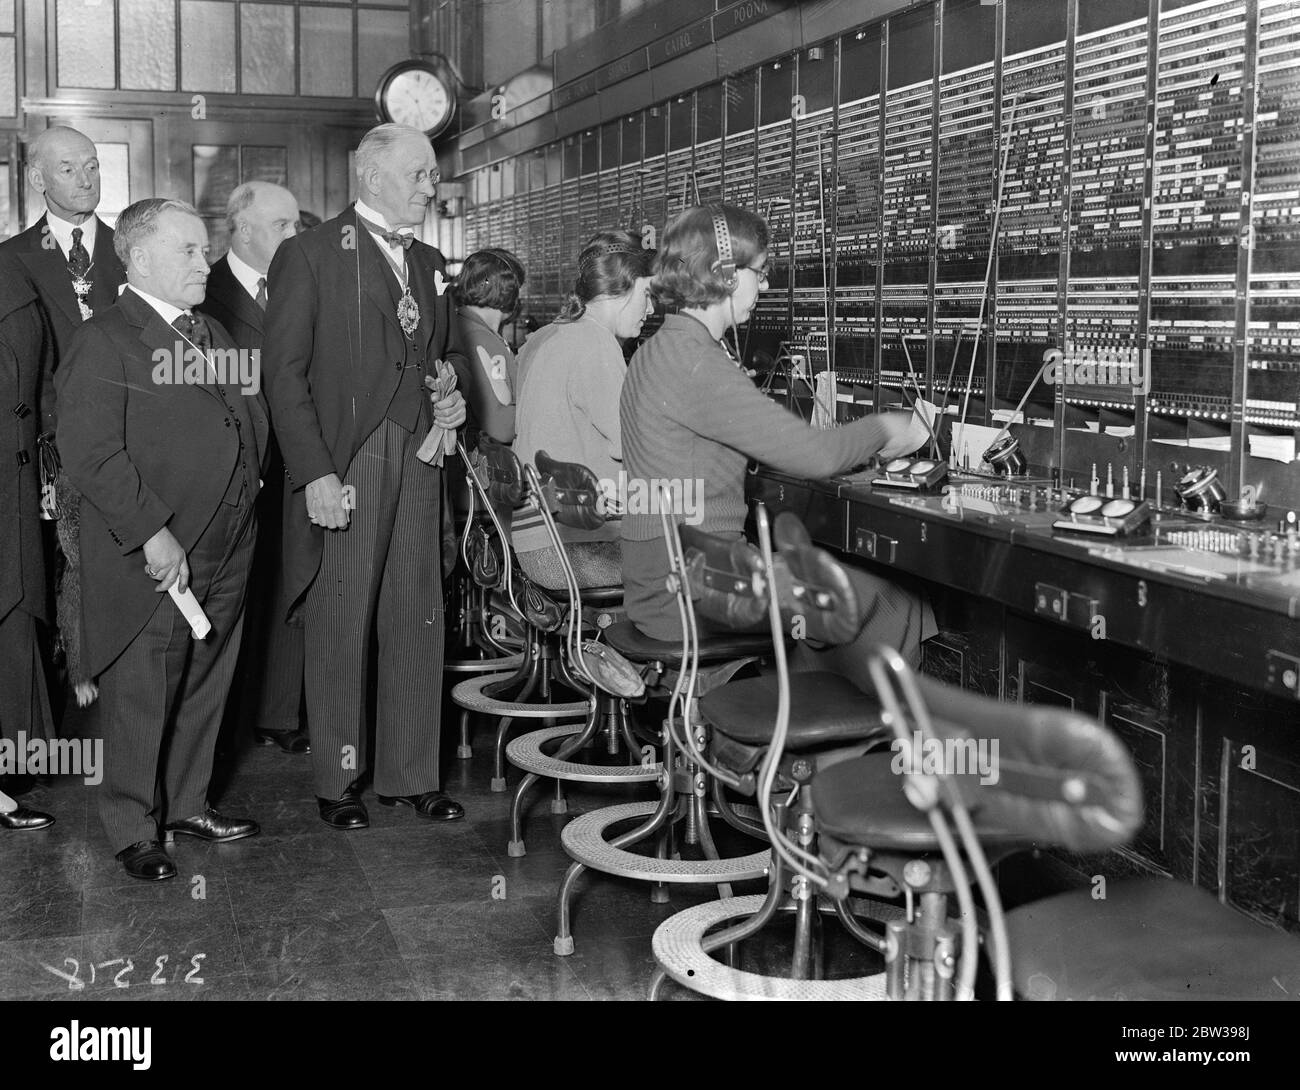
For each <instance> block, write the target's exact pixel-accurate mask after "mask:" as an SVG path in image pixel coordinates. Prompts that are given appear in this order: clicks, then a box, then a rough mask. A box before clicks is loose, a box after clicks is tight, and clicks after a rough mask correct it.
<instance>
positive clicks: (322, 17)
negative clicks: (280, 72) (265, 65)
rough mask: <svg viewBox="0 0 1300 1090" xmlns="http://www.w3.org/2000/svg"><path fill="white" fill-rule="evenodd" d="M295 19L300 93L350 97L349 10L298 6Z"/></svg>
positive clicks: (350, 37) (350, 43)
mask: <svg viewBox="0 0 1300 1090" xmlns="http://www.w3.org/2000/svg"><path fill="white" fill-rule="evenodd" d="M298 22H299V50H298V52H299V56H300V58H301V62H302V63H301V64H300V66H299V69H300V75H301V79H302V93H303V94H304V95H333V96H343V97H347V98H351V97H352V94H353V90H352V9H351V8H300V9H299V11H298Z"/></svg>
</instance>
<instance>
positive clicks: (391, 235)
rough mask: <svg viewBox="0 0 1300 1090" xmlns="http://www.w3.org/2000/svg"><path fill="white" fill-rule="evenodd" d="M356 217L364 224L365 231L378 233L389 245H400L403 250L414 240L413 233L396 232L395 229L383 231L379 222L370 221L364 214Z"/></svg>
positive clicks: (407, 248)
mask: <svg viewBox="0 0 1300 1090" xmlns="http://www.w3.org/2000/svg"><path fill="white" fill-rule="evenodd" d="M357 219H359V220H360V221H361V222H362V223H363V224H365V227H366V230H367V231H370V232H371V233H372V234H376V235H378V236H379V237H380V238H382V239H383V240H384V241H385V242H387V243H388V245H389V246H390V247H394V246H400V247H401V248H402V249H403V250H409V249H410V248H411V243H412V242H414V241H415V235H413V234H398V233H397V232H396V231H385V230H384V229H383V228H382V227H380V226H379V224H377V223H371V222H370V221H369V220H368V219H366V218H365V217H364V216H357Z"/></svg>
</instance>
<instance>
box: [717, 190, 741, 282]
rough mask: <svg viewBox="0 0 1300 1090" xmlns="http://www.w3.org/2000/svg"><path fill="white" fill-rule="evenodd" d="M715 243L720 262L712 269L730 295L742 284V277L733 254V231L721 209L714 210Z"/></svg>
mask: <svg viewBox="0 0 1300 1090" xmlns="http://www.w3.org/2000/svg"><path fill="white" fill-rule="evenodd" d="M713 241H714V243H715V244H716V245H717V248H718V260H717V261H715V262H714V263H713V265H712V266H711V268H712V270H713V272H715V273H717V274H718V276H719V277H720V278H721V279H722V286H723V287H724V288H726V289H727V294H728V295H730V294H732V293H733V292H734V291H735V290H736V286H737V285H738V284H739V283H740V277H739V276H738V275H737V273H736V259H735V257H734V256H733V254H732V252H731V229H730V228H729V227H728V226H727V217H726V216H725V215H724V214H723V212H722V209H720V208H717V209H714V210H713Z"/></svg>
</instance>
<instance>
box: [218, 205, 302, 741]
mask: <svg viewBox="0 0 1300 1090" xmlns="http://www.w3.org/2000/svg"><path fill="white" fill-rule="evenodd" d="M226 225H227V226H228V227H229V229H230V250H229V252H228V253H227V254H226V255H225V256H224V257H222V258H221V259H220V260H218V261H215V262H213V264H212V269H211V271H210V272H209V274H208V293H207V296H206V297H205V298H204V300H203V302H202V303H201V304H200V305H199V307H198V309H199V310H201V311H202V312H203V313H204V314H207V315H210V316H211V317H213V318H215V319H216V320H217V321H218V322H220V323H221V325H222V326H224V327H225V329H226V331H227V332H228V333H229V334H230V335H231V336H232V337H233V338H234V340H235V344H237V345H238V346H239V347H240V348H244V349H250V350H251V349H257V350H259V351H260V350H261V348H262V322H263V318H264V312H265V311H266V305H267V286H266V276H267V270H268V269H269V268H270V266H271V258H272V257H274V256H275V251H276V250H277V249H278V248H279V246H280V243H281V242H283V241H284V240H285V239H289V238H293V236H294V235H296V234H297V233H298V201H297V199H296V198H295V197H294V195H293V194H292V193H290V192H289V191H288V190H287V189H284V188H283V187H282V186H278V185H272V184H271V183H270V182H245V183H244V184H243V185H241V186H238V187H237V188H236V189H235V191H234V192H233V193H231V195H230V200H229V202H228V203H227V205H226ZM257 507H258V530H257V551H256V553H255V554H254V557H253V575H252V583H251V584H250V587H249V595H248V598H249V601H248V616H247V617H246V618H245V620H244V645H243V651H242V652H241V654H240V657H239V666H238V668H237V670H236V675H235V676H236V678H237V681H236V683H235V686H234V690H235V691H234V693H233V694H232V697H231V703H232V705H235V706H237V707H232V708H231V712H232V713H234V712H235V711H236V710H238V711H239V712H240V713H242V715H243V716H244V717H245V718H248V719H249V720H251V721H252V724H253V740H254V741H255V742H257V744H258V745H278V746H279V747H280V748H281V749H282V750H284V751H285V752H286V753H309V752H311V746H310V743H309V742H308V740H307V731H306V730H305V729H304V728H303V726H302V723H301V721H300V718H299V712H300V709H301V705H302V654H303V652H302V628H301V627H300V626H297V625H289V624H286V623H285V619H284V617H285V603H284V601H283V599H284V580H283V578H282V577H281V576H282V573H283V571H284V568H283V565H282V564H281V563H280V552H281V541H282V539H283V534H282V532H281V522H282V518H283V511H284V461H283V459H282V458H281V457H280V451H279V448H278V447H277V446H276V443H275V440H274V437H273V438H272V440H271V449H270V451H269V452H268V456H267V463H266V474H265V486H264V487H263V489H262V494H261V496H260V497H259V498H258V501H257Z"/></svg>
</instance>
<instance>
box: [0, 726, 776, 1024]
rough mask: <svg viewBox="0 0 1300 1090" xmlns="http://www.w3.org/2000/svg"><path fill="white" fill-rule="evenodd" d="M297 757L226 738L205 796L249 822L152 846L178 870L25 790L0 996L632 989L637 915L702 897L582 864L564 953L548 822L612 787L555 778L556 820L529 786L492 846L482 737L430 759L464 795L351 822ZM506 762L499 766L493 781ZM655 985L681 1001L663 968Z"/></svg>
mask: <svg viewBox="0 0 1300 1090" xmlns="http://www.w3.org/2000/svg"><path fill="white" fill-rule="evenodd" d="M309 761H310V759H309V758H306V757H292V756H289V755H287V754H283V753H281V752H280V751H279V750H278V749H248V750H246V751H244V752H242V753H241V754H240V755H239V756H238V758H237V760H236V762H235V765H234V768H233V770H232V772H231V774H230V777H229V783H228V785H227V787H226V788H225V790H224V793H223V794H222V795H221V797H220V801H219V806H220V808H221V809H222V811H223V812H225V813H228V814H231V815H233V816H248V817H253V818H255V819H257V820H258V821H259V822H261V824H262V829H263V832H262V835H261V836H258V837H255V838H252V839H249V840H245V841H240V842H237V843H233V844H224V845H208V844H204V843H202V842H199V841H194V840H192V839H186V838H182V839H180V840H178V841H177V842H176V843H175V844H174V845H173V846H172V849H171V850H172V854H173V858H174V859H175V861H176V864H177V868H178V870H179V872H180V873H179V875H178V877H177V878H176V879H173V880H171V881H166V882H158V883H145V882H138V881H134V880H132V879H129V878H127V877H126V875H125V874H124V873H123V872H122V870H121V867H120V865H119V864H118V863H117V862H116V861H115V860H114V859H113V858H112V856H111V855H110V852H109V845H108V843H107V841H106V840H105V838H104V834H103V832H102V830H101V829H100V825H99V820H98V816H97V814H96V812H95V809H94V805H93V789H91V788H87V787H85V786H83V785H82V784H81V783H80V781H78V780H72V779H64V780H59V781H56V782H54V783H53V784H47V785H43V786H38V787H37V788H35V789H34V790H33V791H32V792H31V793H29V794H27V795H25V796H24V797H23V802H24V803H25V804H26V805H29V806H33V807H36V808H38V809H43V810H48V811H50V812H52V813H53V814H55V816H56V817H57V823H56V824H55V825H54V826H53V827H52V828H51V829H49V830H46V831H42V832H34V833H9V832H5V833H0V906H3V909H2V910H0V998H3V999H18V998H28V999H78V998H83V997H86V998H112V999H121V1000H133V999H149V1000H175V999H363V998H365V999H370V998H374V999H415V998H425V999H581V1000H586V999H642V998H644V997H645V994H646V987H647V984H648V982H649V980H650V977H651V974H652V972H653V970H654V959H653V956H652V954H651V948H650V936H651V935H652V934H653V932H654V929H655V927H656V926H657V925H658V924H659V922H660V921H661V920H663V919H664V918H665V917H666V916H668V915H669V914H671V913H672V912H674V911H677V910H679V909H681V908H683V907H686V906H687V905H689V904H691V903H695V902H696V901H698V900H699V899H701V898H708V897H712V896H714V895H715V892H714V888H713V887H706V888H705V889H704V890H701V891H697V892H691V891H686V892H676V891H675V892H674V894H673V897H672V903H671V904H668V905H655V904H652V903H651V902H650V898H649V893H648V890H647V888H646V887H645V886H643V885H641V884H638V883H635V882H623V881H619V880H615V879H611V878H608V877H606V876H602V875H593V874H588V875H586V876H584V878H583V879H582V881H581V883H580V886H579V896H578V898H577V901H576V903H575V907H574V915H573V932H574V935H575V941H576V950H575V953H574V954H573V955H572V956H570V957H567V958H560V957H557V956H555V954H554V953H553V952H552V946H551V939H552V935H553V934H554V905H555V891H556V889H557V887H558V884H559V880H560V878H561V876H562V875H563V873H564V871H565V869H566V867H567V866H568V863H569V859H568V857H567V856H566V855H565V854H564V853H563V851H562V849H561V846H560V839H559V834H560V829H561V828H562V827H563V824H564V822H565V821H567V820H570V819H571V817H572V816H573V814H574V813H579V812H582V811H584V810H587V809H590V808H592V807H594V806H598V805H604V804H608V803H612V802H623V801H628V800H629V798H630V797H631V796H630V795H629V793H628V792H627V789H626V788H623V789H621V790H615V789H610V790H609V791H608V792H606V793H603V794H602V793H600V792H601V791H602V790H603V789H592V790H587V791H575V792H574V793H573V794H572V795H571V808H570V810H571V812H570V815H569V816H566V817H555V816H552V815H551V813H550V809H549V793H548V792H547V791H545V790H541V789H539V790H537V791H535V793H534V795H533V806H532V808H531V811H530V813H529V816H528V821H527V825H526V828H525V837H526V842H527V845H528V854H527V856H526V857H524V858H522V859H510V858H508V857H507V856H506V852H505V846H506V841H507V840H508V839H509V835H508V834H509V812H510V811H509V806H510V795H509V794H492V793H491V792H490V791H489V790H488V788H487V784H488V780H489V777H490V754H489V753H488V751H487V747H486V746H485V745H480V746H479V750H478V755H477V756H476V757H475V758H474V759H473V760H472V761H450V762H449V775H448V778H447V784H446V787H447V790H448V791H449V792H450V793H451V794H452V795H453V796H454V797H456V798H458V799H460V800H461V801H462V802H463V803H464V804H465V807H466V810H467V811H468V819H467V820H466V821H464V822H460V823H456V824H452V825H436V824H433V823H431V822H427V821H424V820H422V819H418V818H417V817H415V815H414V814H413V813H412V812H411V811H410V810H409V809H401V810H390V809H387V808H385V807H382V806H380V805H378V804H377V803H376V802H375V800H374V796H373V794H372V793H371V792H367V795H366V801H367V805H368V806H369V810H370V818H371V827H370V828H369V829H366V830H362V831H358V832H352V833H341V832H335V831H333V830H330V829H328V828H326V827H325V826H324V825H323V824H322V823H321V821H320V819H319V818H318V817H317V814H316V808H315V803H314V801H313V793H312V788H311V779H310V773H309ZM517 778H518V774H517V773H515V772H514V771H513V770H512V775H511V778H510V782H511V785H512V786H513V784H514V783H515V782H516V780H517ZM750 850H752V847H751V848H750ZM738 892H740V891H738ZM745 892H747V890H746V891H745ZM665 997H666V998H693V996H692V995H691V993H688V992H686V991H685V990H684V989H677V988H675V986H673V985H671V984H670V985H669V986H668V988H667V989H666V995H665Z"/></svg>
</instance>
